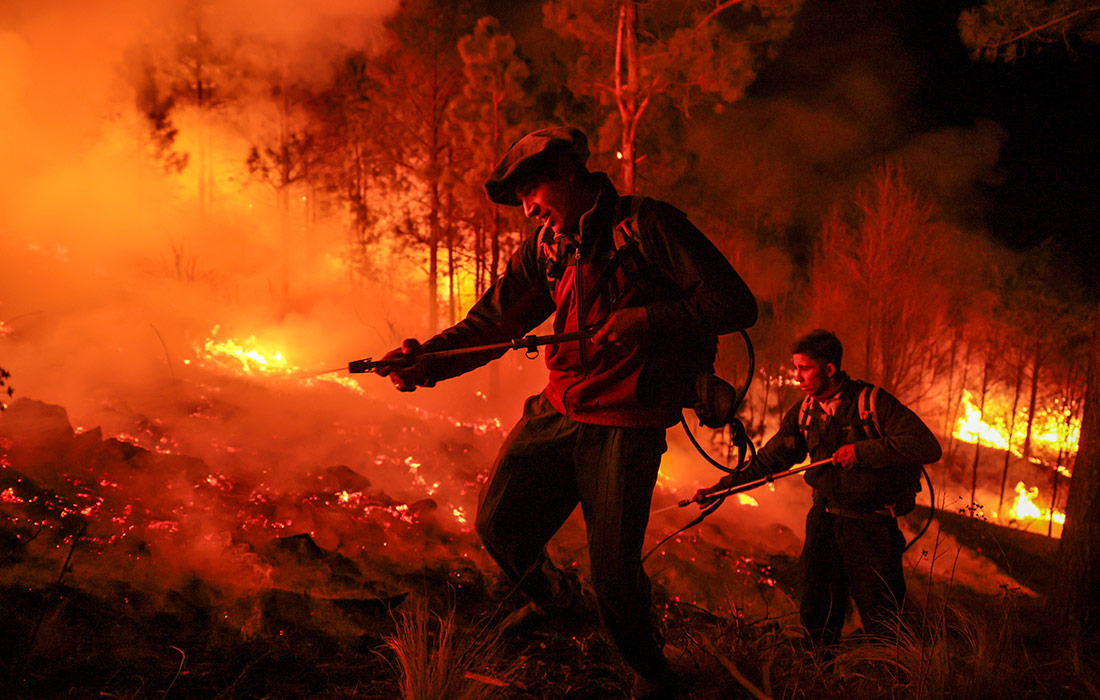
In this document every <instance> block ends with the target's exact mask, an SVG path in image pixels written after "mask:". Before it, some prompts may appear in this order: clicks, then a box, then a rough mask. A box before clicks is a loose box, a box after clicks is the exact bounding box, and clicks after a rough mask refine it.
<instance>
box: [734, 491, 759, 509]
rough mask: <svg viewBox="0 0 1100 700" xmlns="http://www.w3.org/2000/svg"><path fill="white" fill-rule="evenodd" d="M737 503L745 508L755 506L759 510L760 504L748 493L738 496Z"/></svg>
mask: <svg viewBox="0 0 1100 700" xmlns="http://www.w3.org/2000/svg"><path fill="white" fill-rule="evenodd" d="M737 502H738V503H740V504H741V505H743V506H754V507H757V508H759V507H760V504H759V503H757V502H756V499H755V498H753V497H752V496H750V495H749V494H747V493H739V494H737Z"/></svg>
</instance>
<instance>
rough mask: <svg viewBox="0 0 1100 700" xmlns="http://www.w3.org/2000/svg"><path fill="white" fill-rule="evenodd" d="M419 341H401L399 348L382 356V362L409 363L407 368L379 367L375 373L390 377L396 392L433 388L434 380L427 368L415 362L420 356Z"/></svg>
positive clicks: (414, 339) (407, 339) (412, 339)
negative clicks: (397, 361)
mask: <svg viewBox="0 0 1100 700" xmlns="http://www.w3.org/2000/svg"><path fill="white" fill-rule="evenodd" d="M420 350H421V348H420V341H419V340H417V339H416V338H406V339H405V340H403V341H401V347H399V348H395V349H393V350H390V351H389V352H388V353H386V354H385V355H383V356H382V359H383V360H398V359H405V360H407V361H408V362H409V365H408V366H407V367H379V368H378V370H377V373H378V375H379V376H382V377H390V378H391V380H392V381H393V385H394V386H395V387H397V390H398V391H416V387H418V386H435V380H433V379H432V378H431V375H430V374H429V372H428V367H427V365H426V364H425V363H423V362H417V361H416V358H417V357H418V356H419V355H420Z"/></svg>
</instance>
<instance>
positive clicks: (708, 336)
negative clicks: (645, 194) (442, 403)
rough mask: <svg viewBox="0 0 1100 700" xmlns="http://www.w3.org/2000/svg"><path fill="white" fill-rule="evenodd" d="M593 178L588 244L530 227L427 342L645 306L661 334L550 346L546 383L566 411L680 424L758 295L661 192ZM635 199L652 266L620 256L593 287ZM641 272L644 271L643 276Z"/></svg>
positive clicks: (445, 345)
mask: <svg viewBox="0 0 1100 700" xmlns="http://www.w3.org/2000/svg"><path fill="white" fill-rule="evenodd" d="M592 177H594V178H596V179H597V180H598V182H599V185H600V194H599V196H598V198H597V200H596V204H595V206H594V207H593V209H592V210H591V211H589V212H587V213H586V214H585V215H584V216H583V217H582V218H581V222H580V242H579V250H568V251H560V250H559V249H558V248H559V247H558V246H556V245H553V241H552V240H551V239H550V236H551V235H552V234H551V232H550V230H549V229H546V230H542V229H540V231H538V232H536V233H535V234H533V235H531V236H528V237H527V238H526V239H525V240H524V241H523V242H522V243H521V244H520V246H519V249H518V250H517V251H516V253H515V254H514V255H513V256H512V257H511V259H509V261H508V264H507V267H506V268H505V270H504V272H503V274H502V275H501V276H500V278H499V279H498V280H497V281H496V282H494V283H493V285H492V286H491V287H490V288H489V289H488V290H487V291H486V292H485V294H484V295H483V296H482V297H481V298H480V299H479V300H478V301H477V303H476V304H474V306H473V308H471V309H470V312H469V313H468V314H467V316H466V318H465V319H463V320H462V321H460V322H459V323H457V324H455V325H454V326H452V327H451V328H448V329H447V330H445V331H442V332H441V333H439V334H438V335H436V336H434V337H433V338H430V339H429V340H428V341H427V342H425V343H424V346H423V349H424V351H427V352H430V351H437V350H446V349H451V348H459V347H474V346H478V345H487V344H492V343H499V342H504V341H507V340H509V339H511V338H517V337H520V336H523V335H526V334H527V333H529V332H531V331H532V330H533V329H534V328H535V327H537V326H538V325H539V324H540V323H542V322H543V321H544V320H546V319H547V318H549V317H551V316H553V319H554V320H553V332H554V333H568V332H571V331H576V330H578V329H579V328H580V326H581V324H580V323H579V322H578V319H580V318H581V317H582V315H583V318H584V320H585V324H584V325H586V326H591V325H595V324H597V323H599V322H600V321H601V320H602V319H604V318H606V316H607V315H608V314H609V313H610V312H611V311H614V310H618V309H623V308H627V307H637V306H644V307H645V309H646V315H647V318H648V320H649V326H650V329H651V332H650V334H649V335H648V337H646V338H645V339H644V340H643V341H641V342H639V343H632V344H617V345H611V344H605V345H597V344H595V343H594V342H592V341H591V340H587V341H583V342H581V341H573V342H568V343H562V344H560V345H553V346H548V349H547V350H546V352H545V357H546V366H547V368H548V369H549V370H550V377H549V383H548V384H547V387H546V389H545V393H546V396H547V398H548V399H549V400H550V402H551V403H552V404H553V405H554V407H555V408H557V410H559V411H561V412H562V413H563V414H565V415H567V416H569V417H570V418H573V419H575V420H578V421H581V422H587V423H598V424H604V425H618V426H637V427H668V426H670V425H672V424H674V423H675V422H676V421H678V420H679V415H680V409H681V407H682V406H684V405H685V402H686V393H687V391H688V389H689V387H690V386H691V383H692V380H693V378H694V376H695V375H696V374H698V373H700V372H707V371H712V370H713V363H714V356H715V352H716V349H717V337H716V336H718V335H721V334H724V333H730V332H733V331H736V330H739V329H742V328H747V327H749V326H751V325H752V324H753V323H755V321H756V315H757V307H756V300H755V299H754V298H753V296H752V293H751V292H750V291H749V289H748V287H747V286H746V285H745V283H744V281H742V280H741V278H740V277H739V276H738V275H737V273H736V272H735V271H734V270H733V268H732V267H731V266H730V264H729V261H727V260H726V258H725V257H724V256H723V255H722V254H721V253H720V252H719V251H718V250H717V249H716V248H715V247H714V245H713V244H712V243H711V242H710V241H709V240H707V238H706V236H704V235H703V234H702V233H701V232H700V231H699V230H698V229H697V228H695V226H693V225H692V224H691V222H690V221H688V219H687V216H686V215H684V213H683V212H681V211H679V210H678V209H676V208H675V207H672V206H671V205H669V204H666V203H664V202H659V201H656V200H651V199H645V200H642V201H641V202H635V201H634V200H633V199H632V198H630V197H620V196H619V195H618V193H617V192H616V191H615V188H614V186H613V185H612V184H611V180H610V179H609V178H608V177H607V176H606V175H605V174H603V173H593V174H592ZM632 206H633V207H634V208H635V209H636V217H635V221H636V223H637V226H636V231H637V237H638V242H639V249H640V252H641V256H640V260H641V261H642V264H641V266H640V268H641V271H640V273H639V272H633V273H632V272H631V271H630V270H631V269H633V268H629V266H625V265H623V266H618V267H617V268H616V269H615V272H614V274H613V275H611V276H610V278H607V279H606V283H604V284H599V285H598V286H600V287H601V289H599V290H598V291H596V292H593V288H594V287H596V286H597V284H598V283H599V282H600V281H601V280H602V279H605V278H603V277H601V273H602V272H603V270H604V268H605V267H606V266H607V264H608V261H609V260H610V259H611V257H612V256H613V255H614V253H615V250H616V247H615V243H614V240H613V235H612V232H613V230H614V228H615V227H616V226H617V225H618V224H619V223H620V222H622V221H623V220H624V219H626V218H628V217H630V216H631V214H632ZM555 253H558V254H557V258H558V260H556V261H555V260H554V259H553V257H554V254H555ZM639 274H640V275H641V276H642V277H644V279H632V278H633V277H638V276H639ZM504 352H505V351H503V350H501V351H497V352H491V353H486V354H481V355H475V356H466V357H462V358H451V359H447V360H445V361H434V362H433V363H432V364H431V365H430V373H431V375H432V378H433V379H435V380H440V379H446V378H448V377H453V376H457V375H459V374H462V373H463V372H468V371H470V370H471V369H474V368H476V367H479V366H481V365H483V364H485V363H486V362H489V361H490V360H492V359H494V358H496V357H499V356H500V355H502V354H503V353H504Z"/></svg>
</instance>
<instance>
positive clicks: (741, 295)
mask: <svg viewBox="0 0 1100 700" xmlns="http://www.w3.org/2000/svg"><path fill="white" fill-rule="evenodd" d="M638 229H639V243H640V245H641V248H642V253H643V255H644V256H645V257H646V258H647V259H649V260H652V261H653V262H654V264H656V265H657V266H658V267H659V268H660V269H662V270H664V271H666V272H667V273H668V274H669V275H670V276H671V277H672V278H673V280H674V281H675V283H676V285H677V287H678V288H679V289H681V290H682V292H683V293H682V294H681V295H680V296H679V297H678V298H675V299H662V300H659V301H654V302H652V303H650V304H647V305H646V317H647V318H648V319H649V325H650V327H651V328H655V329H659V332H661V333H662V334H668V335H675V334H684V333H688V334H695V335H723V334H726V333H732V332H734V331H738V330H741V329H743V328H748V327H749V326H751V325H753V324H754V323H756V317H757V305H756V298H755V297H753V295H752V292H751V291H750V290H749V287H748V285H746V284H745V281H744V280H742V279H741V276H740V275H738V274H737V272H736V271H735V270H734V269H733V266H732V265H730V263H729V261H728V260H727V259H726V257H725V256H724V255H722V253H721V252H720V251H719V250H718V249H717V248H716V247H715V246H714V244H713V243H711V242H710V240H709V239H708V238H707V237H706V236H705V235H704V234H703V232H702V231H700V230H699V229H697V228H696V227H695V226H694V225H693V224H692V223H691V222H690V221H689V220H688V218H687V215H685V214H684V213H683V212H681V211H680V210H678V209H676V208H675V207H673V206H671V205H669V204H666V203H664V202H658V201H655V200H649V201H647V205H646V206H643V207H642V208H641V210H640V211H639V213H638Z"/></svg>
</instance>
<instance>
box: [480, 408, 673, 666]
mask: <svg viewBox="0 0 1100 700" xmlns="http://www.w3.org/2000/svg"><path fill="white" fill-rule="evenodd" d="M665 448H666V445H665V431H664V430H663V429H655V428H621V427H614V426H605V425H591V424H587V423H578V422H577V421H574V420H571V419H569V418H566V417H565V416H563V415H561V414H560V413H558V412H557V410H555V409H554V407H553V406H552V405H551V404H550V402H549V401H547V400H546V399H545V398H544V397H543V396H541V395H540V396H532V397H531V398H529V399H528V400H527V402H526V404H525V405H524V411H523V417H522V418H521V419H520V421H519V423H517V424H516V426H515V427H514V428H513V429H512V432H511V433H510V434H509V435H508V437H507V438H506V439H505V441H504V445H503V446H502V447H501V450H500V454H499V455H498V456H497V461H496V464H495V465H494V467H493V472H492V474H491V476H490V478H489V482H488V484H486V486H485V489H484V490H483V491H482V493H481V499H480V502H479V504H478V513H477V532H478V535H480V537H481V541H482V543H483V544H484V545H485V549H486V550H488V552H489V554H490V555H492V557H493V558H494V559H495V560H496V561H497V563H499V564H500V566H501V568H502V569H504V571H505V573H506V574H508V576H509V577H511V578H512V580H514V581H516V582H517V583H518V585H519V587H520V589H521V590H523V591H524V592H525V593H526V594H527V595H528V596H530V598H531V599H532V600H533V601H535V603H537V604H538V605H540V606H542V607H544V608H547V609H551V610H553V609H554V608H555V607H562V606H563V598H565V597H567V596H568V595H569V594H570V592H569V591H568V583H567V582H566V581H565V578H564V575H563V574H562V572H561V570H560V569H558V568H557V567H556V566H554V564H553V563H551V562H550V559H549V558H548V557H547V554H546V543H547V542H548V541H549V540H550V538H551V537H552V536H553V535H554V533H556V532H557V531H558V530H559V529H560V528H561V526H562V525H563V524H564V523H565V521H566V519H567V518H568V517H569V515H570V513H572V512H573V509H574V508H576V506H577V503H580V505H581V511H582V513H583V514H584V521H585V526H586V528H587V534H588V556H589V563H590V565H591V571H592V587H593V588H594V589H595V593H596V601H597V603H598V605H599V611H600V617H601V619H602V621H603V624H604V627H605V628H606V630H607V632H608V634H609V636H610V637H611V640H612V641H613V642H614V644H615V646H616V647H617V648H618V649H619V651H620V652H621V653H622V655H623V657H624V659H625V660H626V662H627V664H628V665H630V666H631V668H633V669H634V670H635V671H637V672H638V673H640V674H641V675H643V676H646V677H659V676H660V675H661V673H663V671H664V668H665V666H664V663H665V662H664V656H663V653H662V651H661V644H660V642H659V641H658V635H657V634H656V633H655V630H654V627H653V618H652V612H651V609H650V606H651V598H650V583H649V577H647V576H646V573H645V571H644V569H643V568H642V561H641V554H642V544H643V539H644V537H645V530H646V525H647V524H648V522H649V506H650V499H651V497H652V495H653V487H654V484H656V481H657V470H658V467H659V466H660V461H661V454H662V453H664V451H665Z"/></svg>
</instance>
